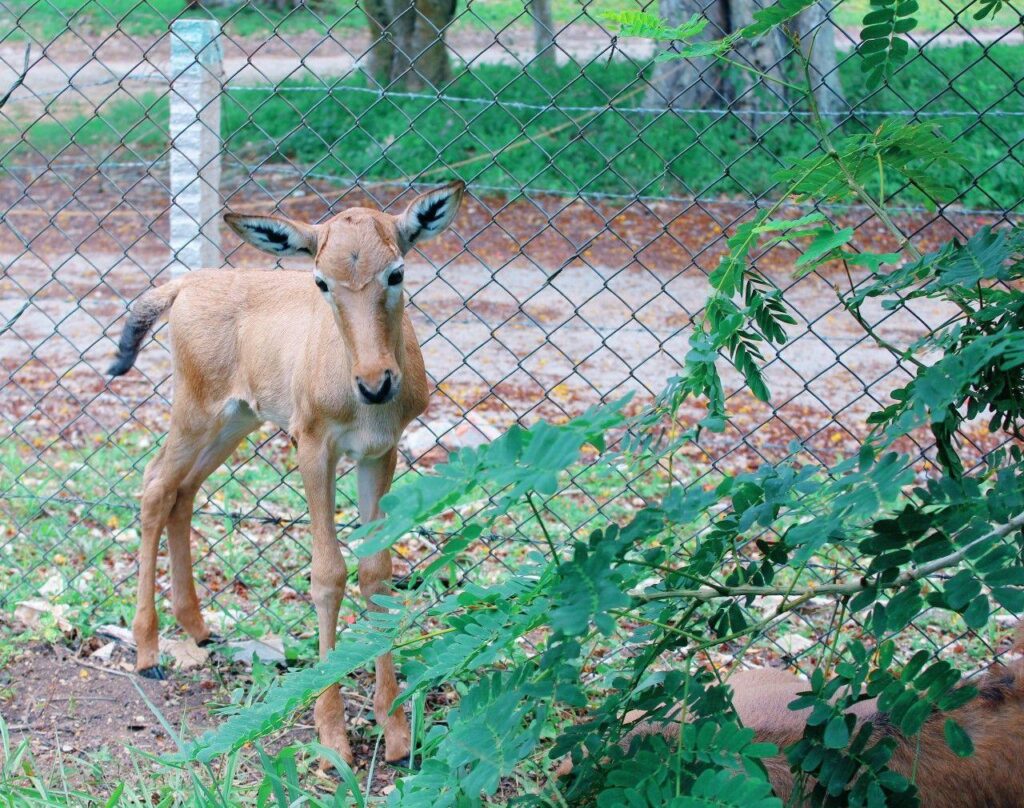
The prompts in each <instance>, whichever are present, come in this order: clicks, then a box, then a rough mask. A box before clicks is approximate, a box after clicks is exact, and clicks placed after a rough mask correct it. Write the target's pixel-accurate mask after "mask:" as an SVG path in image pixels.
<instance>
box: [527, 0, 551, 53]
mask: <svg viewBox="0 0 1024 808" xmlns="http://www.w3.org/2000/svg"><path fill="white" fill-rule="evenodd" d="M526 12H527V13H528V14H529V15H530V17H531V18H532V19H533V52H534V57H533V64H535V65H536V66H537V67H539V68H541V69H545V70H546V69H548V68H551V67H554V66H555V22H554V19H553V18H552V16H551V0H526Z"/></svg>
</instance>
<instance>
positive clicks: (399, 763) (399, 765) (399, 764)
mask: <svg viewBox="0 0 1024 808" xmlns="http://www.w3.org/2000/svg"><path fill="white" fill-rule="evenodd" d="M386 762H387V764H388V765H389V766H394V767H395V768H396V769H408V770H410V771H411V770H412V769H414V768H415V765H414V764H413V762H412V761H411V760H409V756H408V755H406V756H405V757H400V758H398V760H387V761H386Z"/></svg>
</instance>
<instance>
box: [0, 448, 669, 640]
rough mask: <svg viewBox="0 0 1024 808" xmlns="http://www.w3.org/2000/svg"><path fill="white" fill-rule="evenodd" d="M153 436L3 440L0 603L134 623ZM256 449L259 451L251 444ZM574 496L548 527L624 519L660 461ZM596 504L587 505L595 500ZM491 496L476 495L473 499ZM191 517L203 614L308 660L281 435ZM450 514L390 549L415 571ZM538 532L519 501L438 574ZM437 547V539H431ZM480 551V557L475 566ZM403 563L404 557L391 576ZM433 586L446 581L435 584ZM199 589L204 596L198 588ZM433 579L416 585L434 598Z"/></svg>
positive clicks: (342, 507) (354, 605)
mask: <svg viewBox="0 0 1024 808" xmlns="http://www.w3.org/2000/svg"><path fill="white" fill-rule="evenodd" d="M158 445H159V443H158V442H154V441H153V440H152V438H151V437H150V436H149V435H148V434H147V433H143V432H141V431H125V432H124V433H121V434H118V435H116V436H110V437H107V436H100V435H97V436H96V438H95V442H94V444H93V445H81V444H80V445H77V446H71V445H69V444H67V443H65V442H63V441H58V442H56V443H54V444H52V445H46V444H45V443H42V442H40V444H39V445H38V446H35V445H33V446H28V445H25V444H20V445H19V444H18V443H16V442H15V441H14V440H3V441H0V507H2V512H3V514H4V517H5V521H6V522H7V525H8V530H7V533H6V535H4V534H0V593H3V597H2V598H0V606H2V608H3V609H5V610H11V609H13V608H14V607H15V605H16V604H17V603H18V602H20V601H22V600H26V599H30V598H36V597H40V596H41V597H44V598H47V599H50V600H53V601H54V602H55V603H60V604H63V605H66V606H68V607H69V613H68V614H67V615H66V616H67V617H68V619H69V620H71V622H72V623H73V624H74V625H75V626H76V627H77V628H78V629H79V631H80V633H81V634H82V635H83V636H90V635H91V634H92V633H93V632H94V631H95V628H96V626H98V625H102V624H107V623H115V624H118V623H119V624H122V625H130V623H131V618H132V615H133V614H134V609H135V595H134V589H135V572H136V554H137V552H138V547H139V524H138V500H139V493H140V490H141V487H142V472H143V470H144V469H145V467H146V464H147V463H148V462H149V460H150V459H151V458H152V457H153V455H154V453H155V451H156V449H157V447H158ZM257 447H258V448H257ZM574 485H575V489H574V490H575V493H569V494H567V495H565V496H562V497H559V498H558V499H557V500H555V501H552V503H551V504H550V506H549V511H550V516H551V520H552V521H551V524H550V525H549V531H550V532H551V534H552V535H553V536H554V537H555V538H556V540H558V541H559V542H560V543H561V542H567V541H569V540H570V538H571V537H572V536H573V531H575V530H576V529H577V528H579V526H581V525H587V527H586V530H590V529H592V528H593V527H598V526H601V525H604V524H607V522H608V520H610V519H623V518H626V517H628V516H629V514H631V513H632V512H633V511H634V510H635V508H636V502H635V500H634V497H635V496H644V495H648V494H652V495H653V494H659V495H660V494H662V493H664V487H665V486H666V485H667V482H666V478H665V475H664V473H663V472H661V471H660V470H653V471H651V472H650V473H648V474H647V475H645V476H644V477H643V478H642V479H640V480H638V481H636V482H635V483H634V484H633V485H632V487H631V490H632V491H633V492H634V493H633V494H631V495H630V496H628V497H626V496H621V494H622V492H623V490H624V489H625V487H626V482H625V480H624V478H623V477H622V475H621V474H619V473H618V472H616V471H615V470H614V469H610V468H607V467H601V466H593V467H587V468H583V469H581V470H580V471H579V472H578V475H577V477H576V478H575V480H574ZM336 501H337V516H336V521H337V523H338V524H339V537H342V538H343V537H344V535H345V531H346V528H344V527H341V526H344V525H348V524H351V523H354V522H356V521H357V520H358V512H357V506H356V479H355V474H354V473H348V474H343V475H340V476H339V480H338V488H337V496H336ZM595 501H596V502H600V503H603V507H602V512H601V513H600V514H599V515H598V514H595V510H594V502H595ZM485 504H486V502H485V499H484V498H483V495H481V499H480V501H479V505H478V506H477V507H475V508H474V509H473V510H474V511H475V510H476V509H478V508H480V507H483V506H484V505H485ZM196 511H197V513H196V514H195V516H194V518H193V521H192V524H193V527H194V528H195V529H196V530H197V531H198V533H199V535H200V536H201V537H202V538H201V539H200V540H196V539H195V538H194V539H193V557H194V559H195V578H196V582H197V588H198V590H199V592H200V597H201V598H203V599H204V600H206V602H207V605H206V607H205V610H206V613H207V614H208V615H211V614H212V615H213V617H214V619H215V620H219V621H220V625H219V626H218V630H219V633H221V634H222V635H231V634H234V635H236V636H237V635H246V636H252V637H262V636H264V635H266V634H275V635H282V636H284V637H285V638H286V653H287V655H288V656H289V658H291V659H293V660H299V659H302V660H313V659H315V657H316V643H315V630H316V620H315V617H314V614H313V608H312V605H311V602H310V600H309V596H308V593H309V562H310V552H311V547H312V539H311V536H310V532H309V531H310V528H309V525H308V522H307V514H306V503H305V498H304V495H303V488H302V482H301V478H300V477H299V474H298V472H297V471H296V470H295V463H294V456H293V453H292V450H291V448H290V446H289V444H288V443H287V442H286V441H285V440H284V439H283V438H280V437H275V438H270V437H268V436H267V435H265V434H263V435H259V433H257V440H256V442H255V443H253V444H243V446H242V447H241V448H240V449H239V450H238V451H237V452H236V453H235V455H234V456H233V457H232V458H231V460H229V462H228V464H227V465H225V466H222V467H221V468H220V469H218V470H217V471H216V472H215V473H214V474H213V475H212V476H211V477H210V478H209V480H208V481H207V483H206V484H205V485H204V487H203V490H202V491H201V492H200V495H199V496H198V497H197V498H196ZM454 527H455V525H454V523H453V522H452V521H451V519H450V518H447V519H438V520H436V522H435V523H431V524H426V525H423V529H424V531H425V532H424V533H423V535H422V536H414V537H410V540H409V542H407V543H405V544H402V545H399V546H398V547H397V549H396V552H397V554H398V556H400V557H401V558H403V559H406V560H407V561H408V568H409V569H411V570H412V571H413V572H414V574H413V576H412V582H413V583H415V582H417V581H418V580H420V578H419V576H417V575H416V574H415V570H416V569H417V568H418V567H419V565H422V566H424V567H425V566H426V565H427V564H429V563H432V562H434V561H435V560H436V558H437V550H438V549H440V548H441V547H442V546H443V544H444V540H445V537H446V536H447V535H448V533H449V532H450V531H452V530H453V529H454ZM543 541H544V540H543V537H542V535H541V532H540V530H539V528H538V526H537V525H536V523H535V521H534V519H533V517H532V513H531V511H530V510H529V508H528V507H527V506H526V505H525V504H523V505H521V506H518V507H517V508H514V509H513V510H512V511H511V512H510V514H509V516H508V517H507V518H505V519H503V520H502V521H501V522H500V524H498V525H496V526H495V529H494V530H493V531H492V532H491V533H490V534H488V535H486V536H483V537H482V538H481V540H480V542H478V543H476V544H474V545H473V546H472V547H470V548H467V549H466V551H465V552H464V553H461V554H459V555H458V556H456V557H453V558H452V559H450V560H449V567H450V569H449V570H448V572H447V573H446V574H442V575H439V576H438V577H439V579H447V580H448V581H452V582H454V581H459V580H464V579H465V578H466V576H467V575H468V576H470V579H473V580H479V581H488V580H495V579H496V578H497V577H501V576H504V575H506V574H507V572H508V568H509V567H511V568H514V567H515V565H516V564H517V563H518V562H519V561H520V560H521V559H522V558H524V557H525V555H526V554H527V553H529V552H531V551H532V550H533V548H535V547H540V546H542V543H543ZM432 548H433V549H432ZM165 553H166V544H165V543H162V544H161V555H160V559H159V562H158V572H159V576H158V580H159V582H160V585H161V586H164V587H169V578H168V577H167V575H166V571H167V558H166V555H165ZM481 559H487V560H486V561H485V562H484V563H482V564H481V563H480V562H481ZM349 563H350V569H351V573H352V575H351V578H350V581H349V586H348V593H347V594H348V598H347V600H346V601H345V602H344V604H343V605H342V615H343V616H346V615H348V616H350V617H351V616H354V615H356V614H358V613H359V612H360V611H361V610H362V608H363V606H364V604H363V601H362V598H361V597H360V595H359V592H358V587H357V586H356V581H355V567H356V563H355V559H352V558H350V560H349ZM405 569H406V566H403V565H402V564H401V563H400V564H399V572H400V573H401V572H402V571H404V570H405ZM437 585H438V586H442V584H440V583H439V584H437ZM204 593H205V597H204ZM441 594H442V589H438V590H437V591H436V592H428V593H425V595H426V596H428V597H429V598H436V597H439V596H440V595H441ZM157 611H158V614H159V616H160V621H161V627H162V629H164V630H172V631H173V630H174V627H175V624H174V619H173V616H172V615H171V611H170V604H169V602H167V601H163V600H161V601H160V602H158V608H157Z"/></svg>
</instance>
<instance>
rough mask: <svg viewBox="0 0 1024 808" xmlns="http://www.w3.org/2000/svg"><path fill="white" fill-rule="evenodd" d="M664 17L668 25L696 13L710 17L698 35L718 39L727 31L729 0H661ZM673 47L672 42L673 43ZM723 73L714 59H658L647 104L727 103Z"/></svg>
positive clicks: (691, 106)
mask: <svg viewBox="0 0 1024 808" xmlns="http://www.w3.org/2000/svg"><path fill="white" fill-rule="evenodd" d="M658 7H659V11H660V14H661V18H662V19H663V20H664V21H665V22H666V23H667V24H668V25H680V24H681V23H683V22H686V20H688V19H690V17H692V16H693V15H694V14H703V15H705V16H706V17H707V18H708V20H709V21H710V22H709V24H708V26H707V27H706V28H705V29H704V31H703V33H702V34H701V35H700V37H699V39H702V40H709V39H718V38H719V37H723V36H725V35H726V34H727V33H728V32H729V31H728V17H727V16H725V14H724V13H723V11H725V10H727V9H728V5H727V0H660V2H659V4H658ZM670 47H671V46H670ZM722 90H723V87H722V74H721V70H719V68H718V66H717V65H716V64H715V63H714V62H713V61H712V60H711V59H673V60H671V61H667V62H659V63H658V64H657V65H656V66H655V68H654V73H653V74H652V75H651V87H650V89H649V90H648V91H647V97H646V101H645V103H646V105H647V106H650V107H670V108H672V109H700V108H703V107H707V106H711V107H715V106H725V105H726V104H727V103H728V98H726V97H724V96H723V94H722Z"/></svg>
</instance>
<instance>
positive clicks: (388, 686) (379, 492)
mask: <svg viewBox="0 0 1024 808" xmlns="http://www.w3.org/2000/svg"><path fill="white" fill-rule="evenodd" d="M397 458H398V450H397V449H392V450H391V451H390V452H388V453H387V454H386V455H384V456H383V457H381V458H378V459H376V460H364V461H362V462H360V463H359V467H358V474H359V519H360V521H362V522H363V523H364V524H365V523H366V522H370V521H372V520H374V519H377V518H378V517H379V516H380V515H381V514H380V507H379V505H380V498H381V497H382V496H384V494H385V493H387V491H388V489H389V488H390V487H391V480H392V478H393V477H394V475H395V462H396V460H397ZM390 589H391V551H390V550H383V551H381V552H379V553H375V554H373V555H372V556H368V557H366V558H361V559H359V591H360V592H361V593H362V595H363V597H364V598H366V607H367V608H368V609H372V610H373V611H377V612H382V611H384V609H383V607H381V606H378V605H377V604H376V603H374V602H373V596H374V595H382V594H386V593H387V592H388V591H390ZM375 667H376V672H377V686H376V691H375V692H374V695H373V712H374V715H375V716H376V718H377V724H378V725H379V726H382V727H383V728H384V759H385V760H386V761H388V762H389V763H397V762H399V761H402V760H404V759H405V758H408V757H409V749H410V734H409V721H408V720H407V719H406V717H405V710H404V709H403V708H401V707H399V708H398V709H397V710H396V711H395V712H394V713H392V712H391V705H392V704H393V703H394V701H395V698H396V697H397V696H398V678H397V677H396V675H395V663H394V660H392V658H391V654H383V655H381V656H379V657H377V663H376V666H375ZM410 762H411V761H410Z"/></svg>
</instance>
